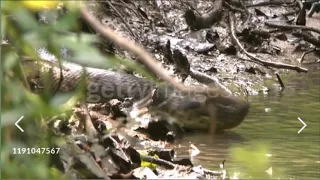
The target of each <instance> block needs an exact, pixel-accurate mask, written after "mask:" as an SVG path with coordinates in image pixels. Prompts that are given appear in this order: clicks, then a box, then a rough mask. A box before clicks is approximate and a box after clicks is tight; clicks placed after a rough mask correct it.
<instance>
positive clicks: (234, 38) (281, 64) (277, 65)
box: [229, 12, 308, 72]
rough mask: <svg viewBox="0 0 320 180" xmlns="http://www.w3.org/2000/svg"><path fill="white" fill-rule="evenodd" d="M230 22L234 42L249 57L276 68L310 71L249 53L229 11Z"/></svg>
mask: <svg viewBox="0 0 320 180" xmlns="http://www.w3.org/2000/svg"><path fill="white" fill-rule="evenodd" d="M229 24H230V31H231V32H230V33H231V38H232V40H233V42H234V43H236V45H237V46H238V47H239V48H240V49H241V51H243V52H244V53H245V54H246V55H247V56H248V57H249V58H251V59H252V60H254V61H256V62H259V63H261V64H263V65H264V66H270V67H275V68H283V69H290V70H295V71H297V72H308V69H305V68H302V67H299V66H294V65H289V64H284V63H274V62H269V61H265V60H262V59H260V58H258V57H256V56H255V55H254V54H251V53H249V52H248V51H246V50H245V49H244V47H243V46H242V44H241V43H240V41H239V39H238V38H237V36H236V34H235V27H234V15H233V13H232V12H229Z"/></svg>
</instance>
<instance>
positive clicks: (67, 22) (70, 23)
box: [53, 9, 79, 32]
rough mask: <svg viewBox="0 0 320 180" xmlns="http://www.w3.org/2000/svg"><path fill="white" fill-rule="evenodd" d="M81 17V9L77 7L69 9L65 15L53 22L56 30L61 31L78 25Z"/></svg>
mask: <svg viewBox="0 0 320 180" xmlns="http://www.w3.org/2000/svg"><path fill="white" fill-rule="evenodd" d="M77 17H79V11H78V10H76V9H72V10H69V11H68V14H66V15H63V16H62V17H61V18H60V19H59V20H58V21H57V22H56V23H55V24H53V27H54V28H55V29H56V30H59V31H62V32H64V31H70V30H72V28H73V27H74V26H76V25H77V22H78V18H77Z"/></svg>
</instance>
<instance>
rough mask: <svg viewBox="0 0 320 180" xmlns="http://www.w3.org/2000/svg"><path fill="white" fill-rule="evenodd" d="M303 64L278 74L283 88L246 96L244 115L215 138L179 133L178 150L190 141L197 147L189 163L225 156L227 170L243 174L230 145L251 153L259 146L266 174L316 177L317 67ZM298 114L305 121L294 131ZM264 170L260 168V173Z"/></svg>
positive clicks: (319, 147)
mask: <svg viewBox="0 0 320 180" xmlns="http://www.w3.org/2000/svg"><path fill="white" fill-rule="evenodd" d="M307 68H309V72H308V73H307V74H301V73H300V74H299V73H294V72H293V73H291V74H290V75H288V76H283V77H282V76H281V78H282V80H283V81H284V83H285V86H286V89H285V91H283V92H282V93H280V94H279V93H270V94H269V95H268V96H264V95H260V96H252V97H249V101H250V102H251V109H250V113H249V114H248V117H247V118H246V120H245V121H244V122H243V124H241V125H240V126H239V127H237V128H235V129H233V130H231V131H229V132H226V133H225V134H223V135H220V136H218V137H216V138H215V139H213V138H212V137H211V136H209V135H191V136H189V137H185V138H184V139H183V140H182V142H179V143H180V144H181V147H182V148H181V152H184V153H185V154H188V150H187V149H188V146H189V142H191V143H193V144H194V145H195V146H197V147H198V148H199V150H200V151H201V153H200V154H199V155H198V156H196V157H194V158H193V162H194V164H196V165H203V166H204V167H207V168H210V169H218V168H219V163H221V162H222V161H223V160H226V168H227V169H228V171H231V172H235V171H237V172H243V171H244V172H245V171H247V170H248V168H247V169H245V168H244V164H243V162H239V161H236V160H235V159H234V158H233V155H234V154H232V149H234V148H237V147H240V148H241V147H247V146H246V145H251V146H250V147H251V149H250V150H251V151H252V152H254V151H258V149H259V146H260V145H261V144H264V145H267V146H268V148H269V149H268V152H267V153H266V154H264V155H263V156H262V157H259V158H262V159H264V158H266V159H268V160H269V164H268V167H272V169H273V175H272V176H270V177H272V178H276V177H278V176H277V175H279V176H280V174H281V177H283V174H284V175H285V177H284V178H320V109H319V108H320V91H319V90H320V66H319V65H317V64H316V65H311V66H309V67H307ZM275 83H276V82H275ZM298 117H300V118H301V119H302V120H303V121H304V122H305V123H306V124H307V127H306V128H305V129H304V130H302V131H301V132H300V134H298V131H299V130H300V129H301V128H302V126H303V124H301V122H299V121H298ZM179 151H180V150H179ZM247 161H248V162H249V164H250V162H252V163H251V166H252V167H251V168H253V169H254V168H255V166H256V164H255V163H256V161H257V159H255V158H254V157H253V156H252V157H249V158H248V159H247ZM249 166H250V165H249ZM249 169H250V167H249ZM267 169H268V168H267ZM267 169H263V170H262V169H260V170H261V173H266V172H265V170H267ZM280 171H281V173H280ZM249 175H250V174H249ZM255 178H259V177H255Z"/></svg>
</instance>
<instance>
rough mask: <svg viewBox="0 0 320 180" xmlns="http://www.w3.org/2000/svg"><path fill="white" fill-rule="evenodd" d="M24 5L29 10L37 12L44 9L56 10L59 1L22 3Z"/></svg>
mask: <svg viewBox="0 0 320 180" xmlns="http://www.w3.org/2000/svg"><path fill="white" fill-rule="evenodd" d="M22 4H23V5H24V6H25V7H27V8H28V9H31V10H34V11H37V10H41V9H44V8H55V7H56V6H57V5H58V4H59V1H53V0H51V1H22Z"/></svg>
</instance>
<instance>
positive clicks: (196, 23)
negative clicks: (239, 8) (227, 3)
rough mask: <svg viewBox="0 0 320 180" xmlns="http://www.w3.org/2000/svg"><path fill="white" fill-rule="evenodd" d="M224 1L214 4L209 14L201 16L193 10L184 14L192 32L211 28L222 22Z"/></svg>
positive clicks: (218, 0) (220, 0) (219, 0)
mask: <svg viewBox="0 0 320 180" xmlns="http://www.w3.org/2000/svg"><path fill="white" fill-rule="evenodd" d="M222 2H223V1H222V0H217V1H216V2H214V5H213V7H214V8H213V10H211V11H210V12H209V13H207V14H204V15H202V16H199V15H197V14H195V13H194V12H193V10H190V9H189V10H187V11H186V12H185V14H184V18H185V19H186V22H187V24H188V26H189V27H190V28H191V29H192V30H199V29H204V28H209V27H210V26H211V25H212V24H214V23H216V22H218V21H220V19H221V17H222V12H223V11H222Z"/></svg>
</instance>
